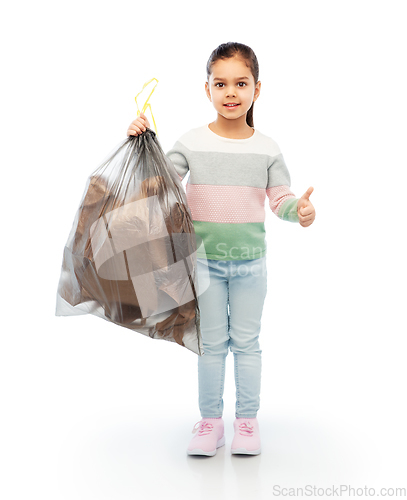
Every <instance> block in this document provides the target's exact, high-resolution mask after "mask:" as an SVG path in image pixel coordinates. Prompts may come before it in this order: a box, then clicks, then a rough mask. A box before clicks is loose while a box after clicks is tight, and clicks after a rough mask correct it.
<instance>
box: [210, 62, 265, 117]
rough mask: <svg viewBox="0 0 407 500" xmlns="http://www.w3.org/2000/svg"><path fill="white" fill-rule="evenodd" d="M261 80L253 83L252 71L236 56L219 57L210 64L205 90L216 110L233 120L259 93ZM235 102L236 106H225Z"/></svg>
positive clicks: (240, 114) (245, 110) (245, 109)
mask: <svg viewBox="0 0 407 500" xmlns="http://www.w3.org/2000/svg"><path fill="white" fill-rule="evenodd" d="M260 87H261V82H257V84H255V82H254V78H253V75H252V72H251V71H250V68H248V67H247V66H246V64H245V63H244V62H243V61H242V60H241V59H239V58H237V57H232V58H229V59H219V60H218V61H216V63H215V64H214V65H213V66H212V73H211V75H210V77H209V82H205V90H206V94H207V96H208V98H209V100H210V101H211V102H212V103H213V106H214V107H215V109H216V111H217V112H218V113H219V114H220V115H222V116H224V117H225V118H227V119H229V120H235V119H237V118H240V117H241V116H242V115H244V116H246V113H247V111H248V110H249V109H250V106H251V105H252V103H253V102H254V101H256V100H257V98H258V97H259V94H260ZM228 103H235V104H237V105H236V106H226V104H228Z"/></svg>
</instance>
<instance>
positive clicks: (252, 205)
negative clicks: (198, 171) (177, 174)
mask: <svg viewBox="0 0 407 500" xmlns="http://www.w3.org/2000/svg"><path fill="white" fill-rule="evenodd" d="M186 194H187V201H188V206H189V208H190V210H191V215H192V219H193V220H196V221H198V220H199V221H207V222H222V223H229V224H239V223H240V224H241V223H245V222H264V221H265V211H264V200H265V198H266V190H265V189H264V188H263V189H262V188H255V187H249V186H212V185H209V184H190V183H189V182H188V183H187V188H186Z"/></svg>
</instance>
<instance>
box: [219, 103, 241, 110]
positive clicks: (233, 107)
mask: <svg viewBox="0 0 407 500" xmlns="http://www.w3.org/2000/svg"><path fill="white" fill-rule="evenodd" d="M223 106H224V107H225V108H228V109H235V108H237V107H238V106H240V104H233V105H228V104H224V105H223Z"/></svg>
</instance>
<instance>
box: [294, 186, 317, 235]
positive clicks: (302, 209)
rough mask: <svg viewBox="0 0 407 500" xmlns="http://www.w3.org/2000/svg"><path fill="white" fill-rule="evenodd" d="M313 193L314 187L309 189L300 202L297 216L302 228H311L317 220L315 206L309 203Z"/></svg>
mask: <svg viewBox="0 0 407 500" xmlns="http://www.w3.org/2000/svg"><path fill="white" fill-rule="evenodd" d="M313 191H314V188H313V187H310V188H308V189H307V190H306V192H305V193H304V194H303V195H302V196H301V198H300V199H299V200H298V204H297V214H298V218H299V222H300V224H301V226H302V227H308V226H310V225H311V224H312V223H313V222H314V219H315V208H314V205H313V204H312V203H311V202H310V201H309V197H310V195H311V193H312V192H313Z"/></svg>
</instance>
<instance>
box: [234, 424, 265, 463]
mask: <svg viewBox="0 0 407 500" xmlns="http://www.w3.org/2000/svg"><path fill="white" fill-rule="evenodd" d="M233 427H234V429H235V435H234V438H233V441H232V445H231V452H232V454H233V455H237V454H244V455H259V454H260V453H261V445H260V430H259V423H258V421H257V418H236V420H235V421H234V422H233Z"/></svg>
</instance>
